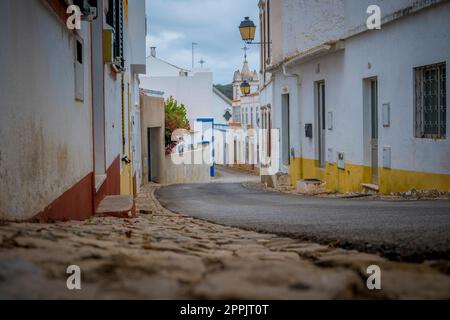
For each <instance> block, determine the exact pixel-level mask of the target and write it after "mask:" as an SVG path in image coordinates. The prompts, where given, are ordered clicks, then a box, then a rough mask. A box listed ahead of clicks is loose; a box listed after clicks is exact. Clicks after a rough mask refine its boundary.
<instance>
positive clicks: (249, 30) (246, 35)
mask: <svg viewBox="0 0 450 320" xmlns="http://www.w3.org/2000/svg"><path fill="white" fill-rule="evenodd" d="M239 31H240V32H241V37H242V40H244V41H245V42H246V43H248V44H250V43H252V42H253V40H254V39H255V32H256V26H255V24H254V23H253V21H252V20H250V18H249V17H245V18H244V20H243V21H242V22H241V24H240V26H239Z"/></svg>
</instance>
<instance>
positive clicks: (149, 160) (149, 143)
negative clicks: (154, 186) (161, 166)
mask: <svg viewBox="0 0 450 320" xmlns="http://www.w3.org/2000/svg"><path fill="white" fill-rule="evenodd" d="M152 154H153V152H152V128H147V167H148V177H147V178H148V182H152V177H153V176H152V173H153V172H152V171H153V170H152Z"/></svg>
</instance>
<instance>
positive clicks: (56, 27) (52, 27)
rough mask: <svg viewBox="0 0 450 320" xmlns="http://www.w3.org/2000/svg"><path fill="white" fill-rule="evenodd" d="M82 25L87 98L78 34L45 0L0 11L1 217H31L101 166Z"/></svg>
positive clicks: (6, 4) (12, 0)
mask: <svg viewBox="0 0 450 320" xmlns="http://www.w3.org/2000/svg"><path fill="white" fill-rule="evenodd" d="M87 26H88V25H87V23H85V22H83V23H82V30H80V32H79V33H80V35H81V37H82V38H83V41H84V46H83V48H84V49H83V57H84V88H85V90H84V101H83V102H78V101H76V100H75V94H74V88H75V84H74V59H75V38H74V36H73V33H72V32H69V31H68V30H67V28H66V27H65V25H64V24H63V23H61V22H60V20H58V18H57V17H56V15H55V14H54V13H53V12H52V10H51V9H50V8H49V7H47V6H46V5H45V2H44V1H38V0H32V1H17V0H5V1H2V10H0V30H1V32H0V41H1V43H2V48H1V50H0V68H1V70H2V72H3V76H2V77H1V78H0V98H1V100H0V101H1V106H0V137H1V138H0V219H27V218H31V217H32V216H34V215H35V214H37V213H39V212H40V211H42V210H43V209H44V208H45V207H46V206H47V205H48V204H50V203H51V202H52V201H54V200H55V199H56V198H58V197H59V196H60V195H61V194H63V193H64V192H65V191H67V190H68V189H69V188H70V187H72V186H73V185H74V184H75V183H77V182H78V181H80V180H81V179H82V178H84V177H85V176H87V175H88V174H89V173H90V172H92V171H93V165H92V164H93V162H92V158H93V156H92V119H91V93H90V90H89V83H90V73H89V72H88V70H89V68H90V65H89V63H90V59H88V51H89V47H90V44H89V42H90V38H89V32H88V30H89V29H88V28H87Z"/></svg>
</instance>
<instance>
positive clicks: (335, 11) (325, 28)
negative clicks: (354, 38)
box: [283, 0, 345, 57]
mask: <svg viewBox="0 0 450 320" xmlns="http://www.w3.org/2000/svg"><path fill="white" fill-rule="evenodd" d="M344 30H345V18H344V0H320V1H317V0H315V1H312V0H284V1H283V40H284V41H283V54H284V57H286V56H289V55H292V54H294V53H296V52H297V51H303V50H305V49H308V48H311V47H314V46H316V45H319V44H321V43H323V42H325V41H328V40H334V39H337V38H340V37H341V36H342V35H343V34H344Z"/></svg>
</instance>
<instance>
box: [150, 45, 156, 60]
mask: <svg viewBox="0 0 450 320" xmlns="http://www.w3.org/2000/svg"><path fill="white" fill-rule="evenodd" d="M150 55H151V56H152V57H153V58H156V47H150Z"/></svg>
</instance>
